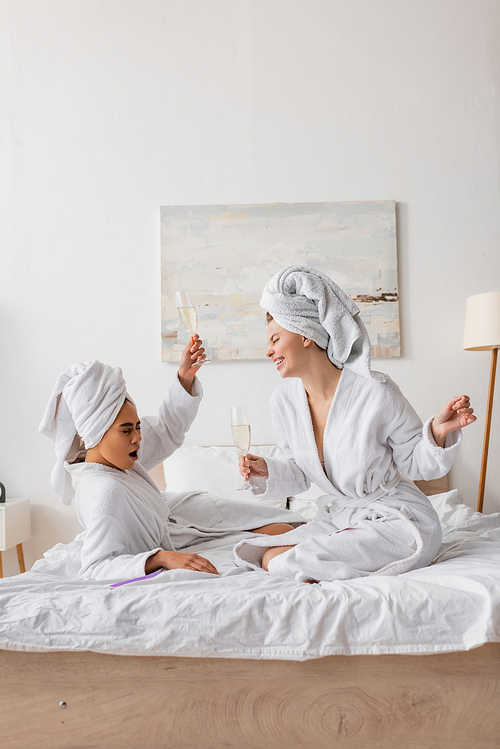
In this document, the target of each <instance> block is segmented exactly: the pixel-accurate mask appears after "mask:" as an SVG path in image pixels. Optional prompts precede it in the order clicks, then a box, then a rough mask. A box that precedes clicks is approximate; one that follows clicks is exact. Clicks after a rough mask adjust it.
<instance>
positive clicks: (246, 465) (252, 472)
mask: <svg viewBox="0 0 500 749" xmlns="http://www.w3.org/2000/svg"><path fill="white" fill-rule="evenodd" d="M238 462H239V465H240V473H241V475H242V476H243V478H244V479H245V481H248V479H250V478H252V476H255V477H256V478H259V477H262V476H269V471H268V468H267V463H266V461H265V460H264V458H259V456H258V455H251V454H250V453H247V454H246V455H240V457H239V461H238Z"/></svg>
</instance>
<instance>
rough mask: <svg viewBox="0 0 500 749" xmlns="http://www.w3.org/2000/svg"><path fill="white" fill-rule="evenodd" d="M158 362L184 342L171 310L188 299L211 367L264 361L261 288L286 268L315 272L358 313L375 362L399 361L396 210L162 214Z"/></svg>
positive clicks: (346, 206) (179, 209)
mask: <svg viewBox="0 0 500 749" xmlns="http://www.w3.org/2000/svg"><path fill="white" fill-rule="evenodd" d="M161 257H162V261H161V262H162V361H179V359H180V354H181V351H182V350H183V348H184V346H185V344H186V342H187V340H188V333H187V332H186V331H185V330H184V329H183V327H182V325H181V323H180V320H179V316H178V314H177V309H176V306H175V302H174V295H175V292H176V291H178V290H182V291H188V292H189V293H190V295H191V297H192V299H193V302H194V304H195V306H196V308H197V312H198V333H199V335H200V336H201V338H203V341H204V343H205V346H206V350H207V356H208V358H209V359H213V360H231V359H262V358H263V357H264V356H265V352H266V348H267V347H266V329H265V315H264V311H263V310H262V308H261V307H260V305H259V300H260V297H261V293H262V289H263V287H264V285H265V284H266V283H267V281H268V280H269V279H270V278H271V277H272V276H273V275H274V274H275V273H277V272H278V271H279V270H280V269H281V268H283V267H284V266H286V265H295V264H296V265H305V266H308V267H311V268H316V269H318V270H320V271H322V272H323V273H326V274H327V275H328V276H330V278H332V279H333V280H334V281H335V282H336V283H337V284H338V285H339V286H340V287H341V288H342V289H343V290H344V291H345V292H346V294H348V295H349V296H350V297H351V299H353V300H354V301H355V302H356V304H357V305H358V307H359V308H360V310H361V318H362V320H363V322H364V323H365V325H366V327H367V329H368V333H369V335H370V340H371V343H372V355H373V356H374V357H382V358H383V357H394V356H400V335H399V308H398V282H397V249H396V204H395V202H394V201H391V200H386V201H369V202H350V203H292V204H287V203H274V204H270V205H219V206H166V207H162V208H161Z"/></svg>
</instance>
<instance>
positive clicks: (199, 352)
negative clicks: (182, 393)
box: [177, 333, 206, 393]
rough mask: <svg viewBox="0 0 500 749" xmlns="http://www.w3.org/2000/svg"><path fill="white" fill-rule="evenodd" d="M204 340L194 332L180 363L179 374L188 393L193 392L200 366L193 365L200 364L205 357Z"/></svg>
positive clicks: (180, 380)
mask: <svg viewBox="0 0 500 749" xmlns="http://www.w3.org/2000/svg"><path fill="white" fill-rule="evenodd" d="M202 345H203V341H202V340H201V338H200V336H199V335H198V333H194V335H192V336H191V338H190V339H189V341H188V343H187V345H186V347H185V349H184V351H183V352H182V356H181V362H180V364H179V371H178V372H177V376H178V378H179V382H180V383H181V385H182V387H183V388H184V390H187V392H188V393H190V392H191V387H192V385H193V380H194V378H195V377H196V373H197V371H198V366H195V367H193V366H192V365H193V364H196V365H200V364H202V363H203V362H204V361H205V359H206V356H205V349H204V348H202Z"/></svg>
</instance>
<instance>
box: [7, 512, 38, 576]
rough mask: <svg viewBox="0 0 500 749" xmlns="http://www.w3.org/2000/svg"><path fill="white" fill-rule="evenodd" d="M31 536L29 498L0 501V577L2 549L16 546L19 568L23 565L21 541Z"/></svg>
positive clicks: (24, 568)
mask: <svg viewBox="0 0 500 749" xmlns="http://www.w3.org/2000/svg"><path fill="white" fill-rule="evenodd" d="M30 536H31V509H30V501H29V499H8V500H7V501H6V502H1V503H0V577H3V566H2V551H7V549H11V548H12V547H13V546H16V547H17V558H18V560H19V570H20V571H21V572H26V567H25V566H24V554H23V541H26V540H27V539H28V538H29V537H30Z"/></svg>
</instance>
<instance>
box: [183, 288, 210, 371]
mask: <svg viewBox="0 0 500 749" xmlns="http://www.w3.org/2000/svg"><path fill="white" fill-rule="evenodd" d="M175 304H176V306H177V312H178V313H179V317H180V318H181V323H182V325H183V327H184V329H185V330H187V332H188V333H189V334H190V335H194V334H195V333H196V332H197V329H198V315H197V312H196V307H195V306H194V304H193V300H192V299H191V297H190V295H189V294H188V292H187V291H176V292H175ZM209 361H210V359H205V360H204V361H201V362H200V361H195V362H193V364H191V366H192V367H199V366H201V364H207V363H208V362H209Z"/></svg>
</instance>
